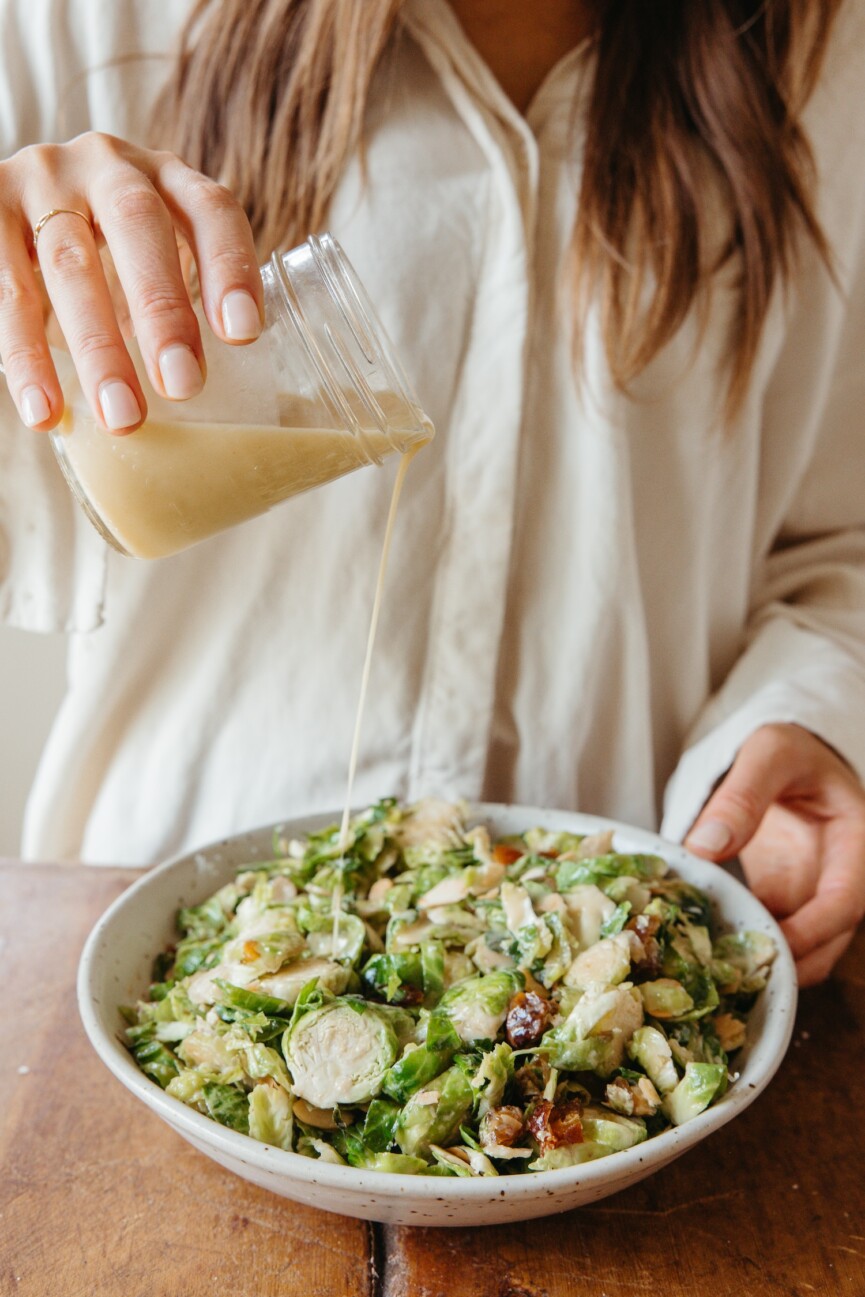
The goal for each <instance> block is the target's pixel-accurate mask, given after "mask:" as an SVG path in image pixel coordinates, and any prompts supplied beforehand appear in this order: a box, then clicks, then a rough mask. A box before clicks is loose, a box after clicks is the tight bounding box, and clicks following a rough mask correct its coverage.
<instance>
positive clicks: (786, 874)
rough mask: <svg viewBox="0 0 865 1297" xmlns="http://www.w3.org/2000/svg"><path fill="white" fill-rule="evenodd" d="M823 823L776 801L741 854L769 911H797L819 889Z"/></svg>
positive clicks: (754, 888) (748, 876)
mask: <svg viewBox="0 0 865 1297" xmlns="http://www.w3.org/2000/svg"><path fill="white" fill-rule="evenodd" d="M822 844H823V826H822V825H821V824H818V823H814V822H813V821H811V820H809V819H807V818H805V817H804V816H802V815H800V814H797V813H796V812H795V811H793V810H791V809H790V807H789V806H786V805H784V804H782V803H778V802H775V803H774V804H773V805H772V806H770V807H769V809H768V811H767V812H766V814H765V815H764V816H763V819H762V821H761V822H760V827H759V829H758V830H757V832H756V833H755V834H754V837H753V838H752V839H751V841H750V842H749V843H748V845H747V846H746V847H745V848H744V849H743V850H742V851H741V852H740V853H739V858H740V860H741V862H742V868H743V870H744V872H745V878H746V879H747V882H748V886H749V887H750V889H751V891H752V892H753V893H754V895H755V896H756V897H758V899H759V900H761V901H762V902H763V904H764V905H765V906H766V909H767V910H769V911H770V913H772V914H774V915H776V916H779V915H783V916H785V917H786V916H787V915H788V914H795V912H796V910H798V909H800V908H801V907H802V906H803V905H805V904H806V902H808V901H810V899H811V897H812V896H813V895H814V893H815V892H816V890H817V883H818V882H819V880H820V869H821V865H822V856H823V845H822Z"/></svg>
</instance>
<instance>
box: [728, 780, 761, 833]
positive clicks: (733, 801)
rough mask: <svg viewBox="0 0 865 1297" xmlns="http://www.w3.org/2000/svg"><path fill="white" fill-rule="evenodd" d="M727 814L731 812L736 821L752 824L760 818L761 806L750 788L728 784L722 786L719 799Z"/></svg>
mask: <svg viewBox="0 0 865 1297" xmlns="http://www.w3.org/2000/svg"><path fill="white" fill-rule="evenodd" d="M719 800H720V802H721V805H722V806H723V809H724V810H725V811H726V812H727V814H732V815H733V816H734V817H735V820H736V822H737V823H740V822H743V821H745V822H747V823H748V824H753V823H755V822H756V821H758V820H760V819H761V818H762V806H761V804H760V802H759V800H758V799H757V797H756V795H755V794H754V793H753V792H752V791H751V789H750V788H748V787H746V786H743V785H739V784H730V785H729V787H726V788H724V790H723V792H722V795H721V798H720V799H719Z"/></svg>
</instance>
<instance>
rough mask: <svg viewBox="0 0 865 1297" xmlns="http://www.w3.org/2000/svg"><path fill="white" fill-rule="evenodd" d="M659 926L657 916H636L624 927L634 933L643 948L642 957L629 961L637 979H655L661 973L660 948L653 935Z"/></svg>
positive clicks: (659, 921)
mask: <svg viewBox="0 0 865 1297" xmlns="http://www.w3.org/2000/svg"><path fill="white" fill-rule="evenodd" d="M660 926H661V920H660V919H659V918H658V916H657V914H637V915H636V916H635V917H634V918H633V919H631V920H630V921H629V922H628V923H627V924H626V925H625V927H626V929H630V931H631V932H635V933H636V935H637V937H638V938H639V942H640V945H641V946H642V948H643V954H642V956H640V957H638V958H632V959H631V967H632V970H633V973H634V976H635V977H636V978H637V979H640V978H647V977H648V978H651V977H656V976H657V974H658V973H659V972H660V971H661V947H660V944H659V942H658V940H657V937H656V935H655V934H656V933H657V931H658V929H659V928H660Z"/></svg>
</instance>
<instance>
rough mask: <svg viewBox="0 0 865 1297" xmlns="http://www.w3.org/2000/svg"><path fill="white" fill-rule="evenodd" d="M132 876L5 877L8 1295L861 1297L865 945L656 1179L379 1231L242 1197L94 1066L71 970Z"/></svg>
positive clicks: (1, 1234)
mask: <svg viewBox="0 0 865 1297" xmlns="http://www.w3.org/2000/svg"><path fill="white" fill-rule="evenodd" d="M135 876H136V875H135V874H134V873H133V872H131V871H129V870H119V869H117V870H114V869H88V868H84V867H77V866H52V865H38V866H33V865H18V864H14V863H9V864H7V865H3V866H0V973H2V994H0V1166H2V1176H0V1294H2V1297H49V1294H50V1297H55V1295H56V1297H91V1295H93V1297H97V1295H98V1297H205V1294H206V1295H207V1297H294V1295H295V1294H297V1295H298V1297H319V1295H322V1297H324V1295H327V1297H566V1295H567V1297H639V1294H650V1293H651V1294H658V1295H659V1297H782V1295H783V1297H806V1294H819V1295H820V1297H865V1122H863V1116H862V1107H863V1099H865V933H860V934H859V937H858V939H857V940H856V942H854V945H853V947H851V949H850V951H849V952H848V954H847V955H846V957H845V959H844V960H843V962H842V964H841V966H840V968H839V970H838V973H837V975H836V977H835V978H833V980H832V981H831V982H829V983H828V984H827V985H825V986H823V987H820V988H818V989H816V990H812V991H807V992H805V993H804V995H803V996H802V1002H801V1007H800V1012H799V1017H798V1020H797V1025H796V1033H795V1036H794V1041H793V1045H792V1046H791V1049H790V1052H789V1054H788V1056H787V1059H786V1061H785V1063H784V1065H783V1067H782V1069H781V1071H780V1073H779V1075H778V1076H777V1077H776V1079H775V1080H774V1081H773V1083H772V1085H771V1086H770V1087H769V1089H768V1090H767V1091H766V1093H765V1094H764V1095H762V1096H761V1097H760V1099H758V1100H757V1102H756V1103H755V1104H754V1105H753V1106H752V1107H751V1108H750V1109H749V1110H748V1111H747V1112H746V1113H744V1114H743V1115H742V1116H741V1117H739V1118H738V1119H737V1120H736V1121H734V1122H733V1123H732V1124H731V1125H729V1126H726V1127H725V1128H724V1129H723V1130H722V1131H719V1132H718V1133H717V1134H716V1135H714V1136H712V1137H711V1138H710V1139H708V1140H707V1141H706V1142H705V1143H703V1144H702V1145H700V1146H699V1147H698V1148H697V1149H696V1150H694V1151H692V1152H691V1153H689V1154H687V1155H685V1157H683V1158H681V1159H680V1160H679V1161H678V1162H676V1163H674V1164H673V1165H672V1166H671V1167H669V1168H667V1169H666V1170H665V1171H662V1172H661V1173H660V1174H658V1175H657V1176H654V1177H652V1178H650V1179H649V1180H646V1181H644V1182H643V1183H642V1184H640V1185H637V1186H636V1187H635V1188H633V1189H630V1190H628V1191H627V1192H625V1193H622V1194H619V1195H617V1196H616V1197H614V1198H609V1199H606V1200H605V1201H603V1202H601V1203H598V1204H596V1205H594V1206H592V1207H587V1208H583V1209H581V1210H578V1211H573V1212H569V1213H567V1214H566V1215H561V1216H555V1217H551V1218H549V1219H547V1220H543V1221H535V1222H528V1223H526V1224H524V1225H509V1226H507V1227H502V1228H495V1229H464V1230H410V1229H403V1228H384V1227H381V1226H367V1225H365V1224H364V1223H363V1222H359V1221H355V1220H351V1219H348V1218H346V1217H338V1216H332V1215H327V1214H325V1213H322V1212H319V1211H315V1210H313V1209H312V1208H305V1207H302V1206H299V1205H296V1204H293V1203H290V1202H287V1201H284V1200H282V1199H280V1198H277V1197H275V1196H273V1195H270V1194H268V1193H266V1192H265V1191H263V1190H259V1189H256V1188H254V1187H253V1186H252V1185H248V1184H247V1183H246V1182H245V1181H242V1180H239V1179H237V1178H236V1177H234V1176H233V1175H231V1174H230V1173H229V1172H227V1171H224V1170H223V1169H222V1168H221V1167H218V1166H216V1165H215V1164H214V1163H212V1162H210V1161H209V1160H208V1159H207V1158H205V1157H204V1156H203V1155H202V1154H199V1153H198V1152H196V1151H195V1150H194V1149H192V1148H191V1147H189V1146H188V1145H187V1144H186V1143H185V1142H184V1141H182V1140H181V1139H180V1138H179V1137H178V1136H176V1135H175V1134H174V1133H173V1132H172V1131H170V1130H169V1129H168V1128H167V1127H165V1126H163V1125H162V1123H161V1122H159V1121H158V1120H157V1119H156V1118H155V1117H154V1116H153V1115H152V1114H151V1113H149V1112H147V1111H146V1110H145V1109H144V1108H143V1107H142V1106H141V1105H140V1104H138V1103H137V1102H136V1101H135V1100H134V1099H133V1097H132V1096H131V1095H130V1094H128V1093H127V1092H126V1091H125V1090H124V1089H123V1087H122V1086H121V1085H120V1084H119V1082H117V1081H116V1080H115V1079H114V1077H112V1076H111V1075H110V1073H109V1072H108V1071H107V1070H106V1069H105V1068H104V1067H103V1066H102V1064H100V1062H99V1061H98V1059H97V1058H96V1056H95V1055H94V1054H93V1051H92V1049H91V1048H90V1045H89V1044H88V1042H87V1040H86V1038H85V1036H84V1033H83V1030H82V1028H81V1026H80V1024H79V1021H78V1015H77V1011H76V1008H75V991H74V983H75V969H76V965H77V961H78V956H79V953H80V950H81V947H82V945H83V942H84V939H85V937H86V935H87V932H88V931H89V929H90V927H91V926H92V924H93V922H94V921H95V920H96V918H97V917H98V915H99V914H100V913H101V911H102V910H103V909H104V908H105V907H106V906H107V905H108V903H109V902H110V901H111V900H112V899H113V898H114V896H116V895H118V894H119V892H120V891H121V890H122V889H123V887H124V886H125V885H127V884H128V883H129V882H131V881H132V879H133V878H134V877H135Z"/></svg>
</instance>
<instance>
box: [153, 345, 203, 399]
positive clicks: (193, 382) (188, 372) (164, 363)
mask: <svg viewBox="0 0 865 1297" xmlns="http://www.w3.org/2000/svg"><path fill="white" fill-rule="evenodd" d="M159 375H160V377H161V379H162V386H163V387H164V388H165V395H166V396H168V397H170V398H171V400H172V401H188V400H189V398H190V396H197V395H198V393H199V392H200V391H201V389H202V387H203V385H204V379H203V378H202V376H201V368H200V366H199V364H198V360H197V358H196V355H195V352H194V351H193V350H192V348H191V347H185V346H184V345H183V344H182V343H177V344H176V345H175V346H173V347H166V348H165V350H164V351H163V352H162V353H161V355H160V357H159Z"/></svg>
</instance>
